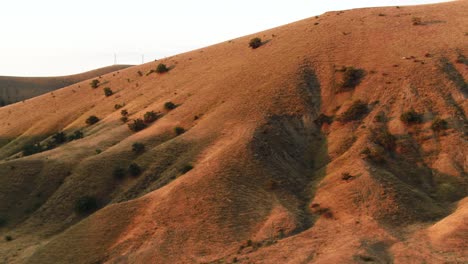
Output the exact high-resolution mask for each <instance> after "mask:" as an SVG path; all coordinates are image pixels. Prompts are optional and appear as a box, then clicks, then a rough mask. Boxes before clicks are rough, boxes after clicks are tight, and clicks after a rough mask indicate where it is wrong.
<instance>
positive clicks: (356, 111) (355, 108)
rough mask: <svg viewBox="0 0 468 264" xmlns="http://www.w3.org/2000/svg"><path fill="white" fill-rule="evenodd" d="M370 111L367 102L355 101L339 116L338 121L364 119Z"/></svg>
mask: <svg viewBox="0 0 468 264" xmlns="http://www.w3.org/2000/svg"><path fill="white" fill-rule="evenodd" d="M367 112H368V109H367V104H366V103H364V102H362V101H361V100H357V101H354V102H353V104H352V105H351V106H350V107H349V108H348V110H346V111H345V112H344V113H342V114H341V115H340V116H339V117H338V121H341V122H349V121H354V120H360V119H362V118H363V117H364V116H365V115H366V114H367Z"/></svg>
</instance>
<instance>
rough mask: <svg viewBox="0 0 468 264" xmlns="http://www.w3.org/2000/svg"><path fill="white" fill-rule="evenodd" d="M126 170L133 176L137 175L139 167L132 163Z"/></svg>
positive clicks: (139, 172)
mask: <svg viewBox="0 0 468 264" xmlns="http://www.w3.org/2000/svg"><path fill="white" fill-rule="evenodd" d="M128 172H129V173H130V175H131V176H133V177H136V176H139V175H140V174H141V167H140V166H139V165H138V164H136V163H132V164H130V166H128Z"/></svg>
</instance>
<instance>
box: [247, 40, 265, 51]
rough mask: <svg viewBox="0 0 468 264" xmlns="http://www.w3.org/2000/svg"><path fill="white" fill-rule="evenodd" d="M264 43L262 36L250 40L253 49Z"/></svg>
mask: <svg viewBox="0 0 468 264" xmlns="http://www.w3.org/2000/svg"><path fill="white" fill-rule="evenodd" d="M261 45H262V39H261V38H253V39H251V40H250V41H249V47H251V48H252V49H256V48H258V47H260V46H261Z"/></svg>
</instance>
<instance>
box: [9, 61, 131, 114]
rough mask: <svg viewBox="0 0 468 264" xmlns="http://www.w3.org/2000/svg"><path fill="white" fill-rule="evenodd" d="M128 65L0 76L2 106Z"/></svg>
mask: <svg viewBox="0 0 468 264" xmlns="http://www.w3.org/2000/svg"><path fill="white" fill-rule="evenodd" d="M128 67H130V65H113V66H108V67H104V68H99V69H96V70H92V71H88V72H84V73H80V74H75V75H68V76H57V77H12V76H0V106H4V105H8V104H13V103H16V102H19V101H23V100H26V99H29V98H33V97H35V96H38V95H41V94H45V93H48V92H51V91H54V90H57V89H60V88H63V87H66V86H69V85H72V84H75V83H78V82H81V81H84V80H88V79H91V78H95V77H98V76H100V75H104V74H107V73H111V72H114V71H118V70H122V69H125V68H128Z"/></svg>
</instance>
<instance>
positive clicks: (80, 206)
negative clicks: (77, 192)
mask: <svg viewBox="0 0 468 264" xmlns="http://www.w3.org/2000/svg"><path fill="white" fill-rule="evenodd" d="M97 208H98V202H97V199H96V198H95V197H92V196H83V197H80V198H79V199H77V200H76V201H75V212H76V213H78V214H89V213H92V212H94V211H95V210H96V209H97Z"/></svg>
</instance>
